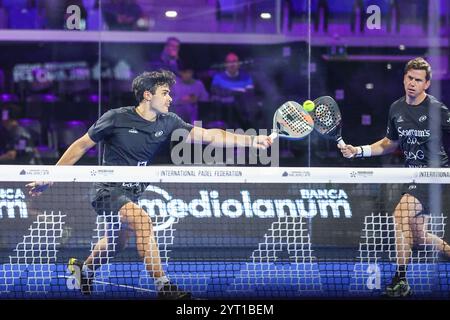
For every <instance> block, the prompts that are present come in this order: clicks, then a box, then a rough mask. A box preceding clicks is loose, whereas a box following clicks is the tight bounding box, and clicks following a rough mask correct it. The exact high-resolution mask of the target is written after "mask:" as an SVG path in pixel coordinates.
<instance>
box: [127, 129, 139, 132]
mask: <svg viewBox="0 0 450 320" xmlns="http://www.w3.org/2000/svg"><path fill="white" fill-rule="evenodd" d="M128 132H129V133H138V131H137V130H136V129H135V128H131V129H130V130H128Z"/></svg>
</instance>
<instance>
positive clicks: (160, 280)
mask: <svg viewBox="0 0 450 320" xmlns="http://www.w3.org/2000/svg"><path fill="white" fill-rule="evenodd" d="M169 282H170V281H169V278H167V277H166V276H162V277H159V278H156V279H155V285H156V289H157V290H158V291H161V289H162V288H163V287H164V286H165V285H166V284H168V283H169Z"/></svg>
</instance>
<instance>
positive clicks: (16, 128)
mask: <svg viewBox="0 0 450 320" xmlns="http://www.w3.org/2000/svg"><path fill="white" fill-rule="evenodd" d="M35 160H36V150H35V148H34V146H33V140H32V138H31V135H30V133H29V132H28V131H27V130H26V129H25V128H23V127H21V126H20V125H19V123H18V122H17V120H16V119H14V118H13V117H12V116H10V112H9V110H7V109H4V110H2V121H1V123H0V164H35Z"/></svg>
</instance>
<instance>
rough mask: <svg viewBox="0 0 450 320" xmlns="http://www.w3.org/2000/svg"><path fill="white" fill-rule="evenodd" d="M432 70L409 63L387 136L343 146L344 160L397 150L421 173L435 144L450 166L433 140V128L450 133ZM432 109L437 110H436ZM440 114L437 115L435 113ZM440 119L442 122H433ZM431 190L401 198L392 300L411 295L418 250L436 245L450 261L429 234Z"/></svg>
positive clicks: (417, 189)
mask: <svg viewBox="0 0 450 320" xmlns="http://www.w3.org/2000/svg"><path fill="white" fill-rule="evenodd" d="M430 80H431V66H430V65H429V63H428V62H427V61H425V60H424V59H422V58H416V59H413V60H411V61H409V62H408V63H407V64H406V67H405V74H404V79H403V84H404V89H405V93H406V95H405V96H404V97H402V98H400V99H399V100H397V101H395V102H394V103H393V104H392V105H391V108H390V110H389V119H388V126H387V133H386V137H385V138H383V139H381V140H380V141H377V142H375V143H373V144H371V145H365V146H358V147H354V146H352V145H346V146H345V147H342V148H341V147H339V146H338V147H339V148H340V149H341V152H342V154H343V155H344V157H346V158H352V157H361V156H362V157H370V156H377V155H384V154H388V153H390V152H393V151H395V150H396V149H397V148H398V147H400V150H401V151H402V153H403V156H404V157H405V166H406V167H410V168H423V167H429V166H430V160H431V157H432V154H431V145H432V143H433V142H437V145H439V150H438V154H437V157H438V158H439V164H438V166H440V167H447V166H448V157H447V153H446V151H445V149H444V145H443V143H442V139H440V135H439V136H438V135H436V136H434V135H432V130H431V126H432V125H433V126H436V125H439V124H440V129H441V131H442V132H443V133H444V134H447V133H449V132H450V113H449V110H448V108H447V107H446V106H445V105H444V104H443V103H442V102H439V101H438V100H436V98H434V97H433V96H430V95H428V94H427V93H426V92H425V91H426V90H427V89H428V88H429V86H430ZM433 109H434V110H433ZM431 111H436V112H431ZM436 113H437V114H440V122H438V121H437V119H433V118H431V116H432V115H434V114H436ZM429 193H430V192H429V188H428V185H426V184H406V185H405V186H404V190H403V193H402V198H401V199H400V202H399V203H398V204H397V206H396V208H395V211H394V223H395V233H396V238H395V247H396V253H397V256H396V260H397V261H396V263H397V271H396V273H395V276H394V278H393V279H392V283H391V284H389V285H388V286H387V288H386V292H385V293H386V295H387V296H389V297H405V296H408V295H410V294H411V293H412V291H411V287H410V285H409V284H408V281H407V279H406V272H407V267H408V264H409V262H410V259H411V248H412V247H413V246H414V245H422V244H427V245H435V247H436V248H437V250H439V251H440V252H442V253H443V254H444V255H445V256H447V257H450V246H449V245H448V244H447V243H446V242H445V241H444V240H442V239H440V238H439V237H437V236H436V235H434V234H432V233H430V232H428V230H429V229H428V223H429V220H430V208H429Z"/></svg>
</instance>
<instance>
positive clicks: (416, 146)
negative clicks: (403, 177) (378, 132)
mask: <svg viewBox="0 0 450 320" xmlns="http://www.w3.org/2000/svg"><path fill="white" fill-rule="evenodd" d="M431 108H438V109H439V110H440V114H441V130H442V131H444V132H450V113H449V110H448V108H447V107H446V106H445V105H444V104H443V103H442V102H439V101H438V100H436V98H435V97H433V96H430V95H427V97H426V98H425V99H424V101H422V102H421V103H420V104H419V105H409V104H407V103H406V97H402V98H400V99H398V100H397V101H395V102H394V103H393V104H392V105H391V108H390V110H389V119H388V126H387V133H386V137H387V138H388V139H390V140H394V141H397V140H398V141H399V143H400V149H401V151H402V153H403V156H404V157H405V167H411V168H422V167H428V166H429V161H430V145H431V143H430V142H431V141H432V139H439V137H432V136H431V130H430V124H434V123H435V121H433V119H429V118H430V109H431ZM430 120H431V121H430ZM438 155H439V157H440V162H441V167H447V166H448V157H447V154H446V152H445V149H444V146H443V145H442V139H441V142H440V151H439V154H438Z"/></svg>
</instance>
